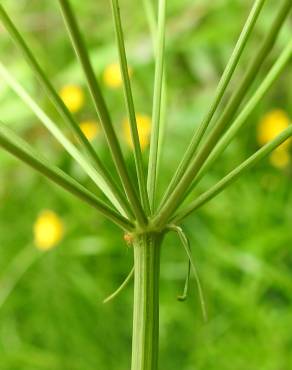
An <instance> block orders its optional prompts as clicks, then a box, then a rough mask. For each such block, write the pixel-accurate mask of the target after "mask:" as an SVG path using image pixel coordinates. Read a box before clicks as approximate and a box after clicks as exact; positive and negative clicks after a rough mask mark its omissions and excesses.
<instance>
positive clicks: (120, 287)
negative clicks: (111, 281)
mask: <svg viewBox="0 0 292 370" xmlns="http://www.w3.org/2000/svg"><path fill="white" fill-rule="evenodd" d="M134 270H135V268H134V267H133V268H132V269H131V271H130V272H129V274H128V276H127V277H126V279H125V280H124V281H123V282H122V284H121V285H120V286H119V287H118V289H116V290H115V291H114V292H113V293H112V294H110V295H109V296H108V297H106V298H105V299H104V300H103V301H102V303H108V302H110V301H112V300H113V299H115V298H116V297H117V296H118V295H119V294H120V293H121V292H122V291H123V290H124V289H125V288H126V287H127V286H128V284H129V283H130V281H131V280H132V278H133V276H134Z"/></svg>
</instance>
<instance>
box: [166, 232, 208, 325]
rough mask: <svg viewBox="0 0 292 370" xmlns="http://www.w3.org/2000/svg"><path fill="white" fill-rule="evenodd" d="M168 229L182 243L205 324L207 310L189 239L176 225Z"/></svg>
mask: <svg viewBox="0 0 292 370" xmlns="http://www.w3.org/2000/svg"><path fill="white" fill-rule="evenodd" d="M168 229H169V230H172V231H174V232H175V233H177V235H178V237H179V239H180V241H181V243H182V246H183V248H184V250H185V252H186V255H187V257H188V260H189V262H190V264H191V267H192V270H193V274H194V277H195V280H196V283H197V287H198V293H199V300H200V304H201V309H202V315H203V318H204V321H205V322H207V320H208V314H207V309H206V302H205V298H204V293H203V288H202V284H201V281H200V277H199V273H198V270H197V267H196V264H195V261H194V259H193V256H192V251H191V247H190V242H189V239H188V238H187V236H186V234H185V233H184V231H183V229H182V228H181V227H179V226H177V225H169V226H168Z"/></svg>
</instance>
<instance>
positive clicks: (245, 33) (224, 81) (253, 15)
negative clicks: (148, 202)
mask: <svg viewBox="0 0 292 370" xmlns="http://www.w3.org/2000/svg"><path fill="white" fill-rule="evenodd" d="M265 1H266V0H257V1H255V3H254V5H253V7H252V9H251V11H250V13H249V16H248V18H247V20H246V23H245V25H244V27H243V29H242V31H241V33H240V36H239V39H238V41H237V43H236V45H235V48H234V50H233V52H232V54H231V57H230V59H229V61H228V63H227V65H226V68H225V70H224V72H223V75H222V77H221V79H220V81H219V84H218V87H217V90H216V93H215V98H214V100H213V102H212V103H211V106H210V108H209V111H208V112H207V114H206V116H205V117H204V119H203V121H202V122H201V124H200V125H199V128H198V129H197V130H196V131H195V134H194V136H193V137H192V140H191V142H190V144H189V147H188V148H187V151H186V153H185V155H184V157H183V159H182V161H181V162H180V164H179V167H178V168H177V170H176V172H175V174H174V176H173V178H172V180H171V182H170V184H169V186H168V188H167V190H166V193H165V195H164V197H163V199H162V201H161V203H162V204H163V203H164V202H165V200H166V198H167V197H168V196H169V194H170V193H171V192H172V191H173V189H174V187H175V186H176V185H177V183H178V181H179V179H180V178H181V176H182V174H183V173H184V172H185V170H186V168H187V166H188V164H189V163H190V161H191V159H192V158H193V156H194V154H195V152H196V150H197V149H198V146H199V144H200V142H201V140H202V138H203V135H204V134H205V132H206V130H207V128H208V126H209V124H210V122H211V120H212V118H213V116H214V114H215V112H216V110H217V108H218V106H219V104H220V102H221V100H222V97H223V95H224V93H225V91H226V88H227V86H228V84H229V82H230V80H231V78H232V76H233V73H234V71H235V69H236V67H237V65H238V62H239V60H240V57H241V55H242V52H243V50H244V48H245V46H246V44H247V41H248V39H249V37H250V35H251V33H252V31H253V29H254V26H255V23H256V21H257V19H258V17H259V14H260V12H261V10H262V8H263V5H264V3H265Z"/></svg>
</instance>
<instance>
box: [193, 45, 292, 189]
mask: <svg viewBox="0 0 292 370" xmlns="http://www.w3.org/2000/svg"><path fill="white" fill-rule="evenodd" d="M291 56H292V41H290V42H289V43H288V45H287V46H286V48H285V49H284V50H283V52H282V54H281V55H280V57H279V58H278V59H277V61H276V62H275V63H274V65H273V67H272V68H271V70H270V71H269V73H268V74H267V76H266V78H265V79H264V80H263V82H262V83H261V85H260V86H259V88H258V89H257V90H256V91H255V93H254V94H253V95H252V97H251V98H250V99H249V101H248V102H247V103H246V105H245V107H244V109H243V110H242V111H241V113H240V114H239V115H238V117H237V118H236V119H235V121H234V122H233V123H232V125H231V126H230V127H229V129H228V130H227V131H226V133H225V134H224V135H223V137H222V138H221V140H220V141H219V142H218V144H217V145H216V146H215V148H214V150H213V151H212V152H211V154H210V156H209V157H208V159H207V161H206V162H205V163H204V165H203V166H202V168H201V170H200V172H199V173H198V175H197V177H196V178H195V181H194V182H193V183H192V185H191V187H190V189H189V191H188V193H190V192H191V191H192V190H193V189H194V188H195V186H196V185H197V184H198V183H199V181H200V180H201V179H202V178H203V176H204V175H205V173H206V172H207V171H208V170H209V168H210V167H211V166H212V165H213V163H214V162H215V161H216V160H217V158H218V157H219V156H220V154H222V153H223V152H224V150H225V149H226V148H227V146H228V144H229V143H230V142H231V141H232V139H233V138H234V137H235V136H236V134H237V133H238V131H239V130H240V129H241V128H242V127H243V126H244V124H246V123H247V122H248V118H249V116H250V114H251V113H252V112H253V110H254V109H255V108H256V107H257V106H258V104H259V102H260V101H261V99H263V97H264V96H265V94H266V93H267V92H268V91H269V89H270V88H271V86H272V85H273V83H274V82H275V81H276V80H277V78H278V77H279V76H280V74H281V73H282V72H283V70H284V68H285V67H286V66H287V64H289V62H290V60H291Z"/></svg>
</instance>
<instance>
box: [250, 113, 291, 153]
mask: <svg viewBox="0 0 292 370" xmlns="http://www.w3.org/2000/svg"><path fill="white" fill-rule="evenodd" d="M289 123H290V122H289V117H288V116H287V114H286V113H285V112H284V111H283V110H280V109H275V110H272V111H270V112H268V113H267V114H266V115H265V116H264V117H263V118H262V119H261V121H260V123H259V125H258V130H257V131H258V132H257V138H258V142H259V144H260V145H265V144H266V143H268V142H269V141H271V140H273V139H274V138H275V137H276V136H278V135H279V134H280V133H281V132H282V131H284V130H285V129H286V128H287V127H288V126H289ZM289 144H290V140H287V141H285V142H284V143H283V144H282V145H281V148H282V147H288V146H289Z"/></svg>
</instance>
